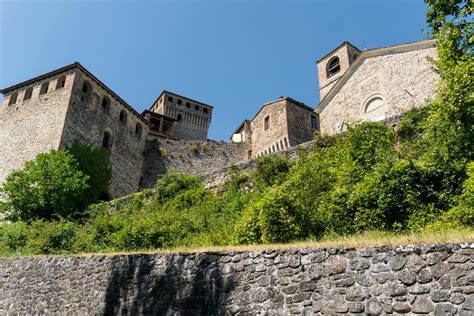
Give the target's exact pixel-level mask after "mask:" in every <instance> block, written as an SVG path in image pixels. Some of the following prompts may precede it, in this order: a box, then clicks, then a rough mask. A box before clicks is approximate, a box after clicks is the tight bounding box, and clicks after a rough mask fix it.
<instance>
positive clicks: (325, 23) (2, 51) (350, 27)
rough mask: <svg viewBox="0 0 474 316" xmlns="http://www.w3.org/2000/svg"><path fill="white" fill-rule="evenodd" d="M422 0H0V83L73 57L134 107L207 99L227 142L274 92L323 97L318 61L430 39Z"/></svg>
mask: <svg viewBox="0 0 474 316" xmlns="http://www.w3.org/2000/svg"><path fill="white" fill-rule="evenodd" d="M425 12H426V5H425V4H424V3H423V1H422V0H416V1H415V0H357V1H355V0H345V1H344V0H327V1H322V0H321V1H317V0H314V1H304V0H286V1H250V0H246V1H244V0H241V1H237V0H235V1H227V0H208V1H190V0H189V1H171V0H170V1H139V0H136V1H132V0H129V1H112V0H110V1H105V0H102V1H91V0H88V1H59V0H53V1H51V0H50V1H24V0H0V87H1V88H4V87H7V86H9V85H12V84H15V83H18V82H20V81H23V80H27V79H29V78H32V77H34V76H37V75H41V74H43V73H45V72H48V71H51V70H53V69H56V68H59V67H61V66H64V65H66V64H70V63H72V62H74V61H79V62H80V63H81V64H82V65H83V66H85V67H86V68H87V69H88V70H90V71H91V72H92V73H93V74H95V75H96V76H97V77H98V78H99V79H101V80H102V81H103V82H104V83H105V84H106V85H108V86H109V87H110V88H111V89H112V90H114V91H115V92H116V93H117V94H118V95H120V96H121V97H122V98H123V99H124V100H126V101H127V102H128V103H129V104H131V105H132V106H133V107H135V109H137V110H138V111H140V112H141V111H142V110H144V109H145V108H147V107H149V106H150V105H151V103H152V102H153V101H154V100H155V98H156V97H157V96H158V95H159V93H160V92H161V91H162V90H170V91H173V92H176V93H179V94H183V95H185V96H188V97H190V98H194V99H197V100H200V101H202V102H205V103H209V104H211V105H214V107H215V110H214V115H213V122H212V124H211V128H210V133H209V137H210V138H212V139H226V140H227V139H228V137H229V134H230V133H231V132H232V131H233V130H234V129H235V128H236V127H237V126H238V124H239V123H240V122H241V121H242V120H243V119H245V118H252V116H253V115H254V114H255V113H256V111H257V110H258V109H259V108H260V106H261V105H262V104H263V103H265V102H268V101H271V100H274V99H275V98H277V97H279V96H290V97H292V98H294V99H297V100H300V101H302V102H305V103H306V104H308V105H310V106H312V107H314V106H316V105H317V103H318V102H319V98H318V90H317V84H318V83H317V73H316V65H315V60H317V59H318V58H320V57H321V56H323V55H325V54H326V53H327V52H329V51H330V50H332V49H333V48H335V47H336V46H338V45H339V44H340V43H341V42H343V41H345V40H347V41H350V42H351V43H353V44H354V45H356V46H357V47H359V48H360V49H363V48H364V47H367V48H375V47H380V46H387V45H392V44H400V43H404V42H409V41H416V40H421V39H424V38H425V37H426V35H425V33H424V32H422V29H424V28H425V22H424V15H425Z"/></svg>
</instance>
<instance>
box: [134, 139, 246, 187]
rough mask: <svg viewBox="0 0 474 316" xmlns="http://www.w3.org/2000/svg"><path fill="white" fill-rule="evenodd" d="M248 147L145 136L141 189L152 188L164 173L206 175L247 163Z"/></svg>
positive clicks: (244, 145) (235, 144)
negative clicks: (175, 172)
mask: <svg viewBox="0 0 474 316" xmlns="http://www.w3.org/2000/svg"><path fill="white" fill-rule="evenodd" d="M247 148H248V146H247V144H245V143H226V142H222V141H221V142H216V141H197V140H196V141H174V140H170V139H160V138H154V137H148V140H147V141H146V144H145V150H144V153H143V156H144V164H143V168H142V169H143V174H142V181H141V184H140V186H141V187H142V188H149V187H153V186H154V185H155V183H156V180H158V179H159V178H160V176H162V175H163V174H165V173H166V172H167V171H170V170H174V171H178V172H183V173H186V174H191V175H198V176H205V175H207V174H208V173H211V172H213V171H215V170H221V169H222V168H227V167H230V166H232V165H235V164H237V163H239V162H241V161H244V160H246V155H247Z"/></svg>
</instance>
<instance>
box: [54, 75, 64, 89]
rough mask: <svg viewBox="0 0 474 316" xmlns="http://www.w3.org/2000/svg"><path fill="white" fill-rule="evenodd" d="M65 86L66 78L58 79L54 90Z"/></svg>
mask: <svg viewBox="0 0 474 316" xmlns="http://www.w3.org/2000/svg"><path fill="white" fill-rule="evenodd" d="M65 84H66V76H62V77H59V79H58V83H57V84H56V90H57V89H61V88H64V85H65Z"/></svg>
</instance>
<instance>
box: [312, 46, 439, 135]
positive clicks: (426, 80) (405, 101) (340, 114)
mask: <svg viewBox="0 0 474 316" xmlns="http://www.w3.org/2000/svg"><path fill="white" fill-rule="evenodd" d="M435 55H436V48H434V47H432V48H426V49H419V50H413V51H408V52H403V53H394V54H388V55H382V56H376V57H369V58H367V59H365V60H364V61H363V62H362V64H361V65H360V66H359V68H358V69H357V70H356V71H355V72H354V73H353V74H352V76H351V77H350V78H349V79H348V81H347V82H346V83H345V84H344V85H343V86H342V88H341V90H340V91H339V92H338V93H337V94H336V95H335V96H334V98H333V99H332V100H331V101H330V102H329V103H328V104H327V105H326V107H325V108H324V109H322V110H321V112H320V114H319V119H320V129H321V131H322V132H325V133H329V134H334V133H338V132H341V131H342V130H343V128H344V124H348V123H352V122H358V121H362V120H364V121H367V120H374V119H377V118H378V117H380V114H382V115H384V114H385V117H386V118H390V117H398V116H400V115H401V114H402V113H403V112H405V111H407V110H409V109H410V108H413V107H420V106H424V105H425V104H426V100H427V99H432V98H433V97H434V96H435V92H436V86H437V82H438V75H437V74H436V73H435V72H434V71H433V69H432V67H433V65H432V63H431V62H430V61H428V59H427V57H435ZM377 95H379V96H380V97H381V98H382V99H383V100H384V102H385V104H386V108H385V109H384V113H378V112H377V111H373V112H368V113H364V111H363V106H364V102H365V101H366V100H368V99H369V98H371V97H372V96H377ZM316 111H317V112H318V108H316Z"/></svg>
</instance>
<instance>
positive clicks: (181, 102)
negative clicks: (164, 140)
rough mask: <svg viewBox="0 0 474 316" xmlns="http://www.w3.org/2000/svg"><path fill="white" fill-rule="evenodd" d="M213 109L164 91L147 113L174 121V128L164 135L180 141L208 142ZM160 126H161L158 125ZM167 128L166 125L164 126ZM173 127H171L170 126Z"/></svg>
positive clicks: (204, 104)
mask: <svg viewBox="0 0 474 316" xmlns="http://www.w3.org/2000/svg"><path fill="white" fill-rule="evenodd" d="M212 110H213V107H212V106H211V105H208V104H206V103H202V102H199V101H196V100H193V99H190V98H187V97H184V96H181V95H179V94H176V93H172V92H169V91H163V92H162V93H161V94H160V96H159V97H158V98H157V99H156V101H155V102H154V103H153V105H152V106H151V108H150V110H149V111H146V112H147V113H149V114H151V115H155V116H156V114H158V115H161V116H162V120H164V123H166V120H172V121H174V123H172V127H170V128H169V131H168V132H165V131H164V130H163V133H164V134H167V135H168V136H170V137H172V138H176V139H180V140H207V132H208V130H209V126H210V124H211V119H212ZM157 125H158V126H159V125H160V124H157ZM162 125H163V126H164V127H166V126H165V125H164V124H162ZM170 126H171V125H170Z"/></svg>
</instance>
